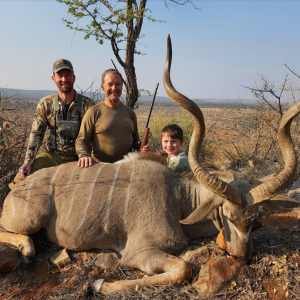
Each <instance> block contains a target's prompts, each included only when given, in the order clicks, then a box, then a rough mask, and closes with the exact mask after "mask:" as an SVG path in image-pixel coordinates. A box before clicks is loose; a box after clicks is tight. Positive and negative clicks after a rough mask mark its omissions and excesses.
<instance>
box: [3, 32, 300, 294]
mask: <svg viewBox="0 0 300 300" xmlns="http://www.w3.org/2000/svg"><path fill="white" fill-rule="evenodd" d="M171 56H172V48H171V40H170V37H168V52H167V60H166V65H165V70H164V85H165V89H166V91H167V93H168V95H169V97H170V98H171V99H172V100H173V101H175V102H177V103H178V104H179V105H181V106H182V107H184V108H185V109H187V110H188V111H189V112H190V113H191V114H192V115H193V116H194V119H195V127H194V132H193V136H192V139H191V144H190V151H189V162H190V165H191V168H192V170H193V173H194V176H195V177H196V179H197V180H196V182H194V181H191V180H188V179H184V178H181V177H179V176H178V175H176V174H175V173H173V172H172V171H171V170H169V169H168V168H166V167H165V166H163V165H161V164H160V163H158V162H155V161H154V160H152V159H151V158H147V157H145V156H142V155H141V154H131V155H130V157H129V158H127V159H124V160H122V161H119V162H117V163H114V164H108V163H97V164H95V165H93V166H91V167H89V168H85V169H81V168H78V167H77V163H76V162H74V163H68V164H64V165H60V166H58V167H53V168H50V169H44V170H40V171H38V172H36V173H34V174H33V175H31V176H29V177H28V178H27V179H26V180H25V181H23V182H21V183H19V184H18V185H17V186H16V187H15V188H14V190H13V191H12V192H11V193H10V194H9V195H8V196H7V198H6V199H5V202H4V205H3V210H2V213H1V217H0V242H2V243H9V244H12V245H14V246H16V247H19V249H20V251H21V252H22V254H23V255H24V256H25V257H33V256H34V246H33V242H32V239H31V238H30V237H29V236H28V235H29V234H33V233H35V232H37V231H39V230H41V229H43V230H44V231H45V234H46V235H47V238H48V239H49V241H50V242H52V243H55V244H57V245H60V246H62V247H64V248H67V249H70V250H73V251H81V250H88V249H112V250H114V251H116V252H119V253H120V254H121V255H122V259H121V265H122V266H130V267H134V268H138V269H140V270H143V271H145V272H147V273H149V274H156V275H154V276H151V277H147V278H143V279H137V280H130V281H127V280H121V281H116V282H113V283H111V282H105V281H104V282H103V280H101V281H100V282H96V283H95V284H94V288H95V289H96V290H97V291H99V290H100V291H104V292H105V291H124V290H134V288H135V287H136V285H137V284H139V286H151V285H157V284H167V283H181V282H183V281H186V280H189V279H190V277H191V274H192V271H191V267H190V265H189V263H187V262H184V261H183V260H181V259H179V258H177V257H175V256H173V255H172V254H174V253H176V252H178V251H179V250H180V249H182V248H183V247H184V246H185V245H187V243H188V240H190V239H194V238H203V237H208V236H211V235H215V234H217V233H218V232H219V231H220V230H221V229H222V228H223V227H224V232H225V240H226V243H227V251H228V253H229V254H231V255H234V256H237V257H241V258H242V259H245V260H249V259H251V255H252V240H251V226H252V223H253V221H254V220H255V219H256V218H257V216H258V212H257V209H256V206H257V205H258V204H259V203H262V202H266V203H272V204H276V203H277V204H278V203H279V204H280V205H281V206H288V207H295V206H299V202H297V201H294V200H292V199H289V198H285V197H283V196H280V195H278V192H279V191H280V190H282V189H283V188H285V187H286V186H287V185H288V184H289V182H290V181H291V179H292V178H293V176H294V173H295V171H296V166H297V162H296V155H295V151H294V148H293V145H292V141H291V138H290V132H289V127H290V123H291V121H292V119H293V118H294V117H295V116H296V115H297V114H298V113H299V111H300V103H297V104H296V105H294V106H293V107H292V108H291V109H290V110H289V111H288V112H287V113H286V114H285V116H284V118H283V121H282V122H281V126H280V131H279V138H278V139H279V144H280V146H281V149H282V152H283V155H284V159H285V168H284V170H283V171H282V172H281V173H280V174H279V175H278V176H277V177H276V178H273V179H271V180H270V181H268V182H265V183H263V184H261V185H259V186H257V187H255V188H254V189H251V185H250V184H248V183H246V182H243V181H240V180H237V179H235V178H234V176H233V175H232V174H231V173H229V172H223V173H221V172H220V173H218V172H215V173H209V172H207V171H206V170H205V169H204V168H203V167H202V166H201V164H200V163H199V161H198V157H199V151H200V147H201V143H202V140H203V137H204V131H205V125H204V119H203V116H202V112H201V110H200V109H199V108H198V106H196V105H195V104H194V103H193V102H192V101H191V100H189V99H188V98H186V97H185V96H183V95H181V94H180V93H178V92H177V91H176V90H175V89H174V88H173V86H172V83H171V80H170V66H171Z"/></svg>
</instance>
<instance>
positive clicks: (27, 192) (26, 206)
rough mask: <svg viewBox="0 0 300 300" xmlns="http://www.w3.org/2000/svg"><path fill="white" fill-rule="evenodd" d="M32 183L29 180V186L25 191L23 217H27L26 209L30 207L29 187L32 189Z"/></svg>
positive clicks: (32, 181)
mask: <svg viewBox="0 0 300 300" xmlns="http://www.w3.org/2000/svg"><path fill="white" fill-rule="evenodd" d="M33 183H34V180H31V181H30V184H29V186H28V189H27V191H26V197H25V207H24V212H23V213H24V216H26V215H27V211H28V207H29V205H30V198H31V187H32V184H33Z"/></svg>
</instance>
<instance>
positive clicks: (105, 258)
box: [95, 253, 119, 269]
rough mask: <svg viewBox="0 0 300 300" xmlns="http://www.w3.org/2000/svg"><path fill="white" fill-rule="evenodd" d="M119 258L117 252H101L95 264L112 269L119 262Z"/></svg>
mask: <svg viewBox="0 0 300 300" xmlns="http://www.w3.org/2000/svg"><path fill="white" fill-rule="evenodd" d="M118 260H119V259H118V256H117V254H116V253H100V254H98V255H97V259H96V260H95V266H96V267H101V268H103V269H112V268H114V267H115V265H116V264H117V263H118Z"/></svg>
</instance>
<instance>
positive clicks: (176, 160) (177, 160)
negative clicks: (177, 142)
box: [167, 152, 192, 175]
mask: <svg viewBox="0 0 300 300" xmlns="http://www.w3.org/2000/svg"><path fill="white" fill-rule="evenodd" d="M167 167H168V168H169V169H171V170H172V171H174V172H175V173H177V174H179V175H180V174H183V173H185V174H188V173H190V172H191V171H192V170H191V167H190V165H189V160H188V157H187V155H186V154H185V153H184V152H181V153H179V154H178V155H177V156H175V157H170V155H168V158H167Z"/></svg>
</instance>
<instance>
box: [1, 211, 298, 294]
mask: <svg viewBox="0 0 300 300" xmlns="http://www.w3.org/2000/svg"><path fill="white" fill-rule="evenodd" d="M266 225H273V226H276V227H278V228H279V229H280V230H281V237H280V240H279V242H278V244H277V245H275V246H273V247H269V246H267V245H264V244H260V245H259V246H258V247H257V248H255V249H254V252H253V259H252V262H251V263H250V264H249V265H245V266H244V267H243V268H242V269H241V272H240V275H239V278H238V279H237V280H236V281H233V282H232V283H231V284H230V285H228V286H227V287H226V288H225V289H224V290H222V291H220V292H219V293H217V294H215V295H214V296H210V297H205V296H204V295H199V294H198V293H197V292H196V290H194V289H193V288H192V286H191V284H192V283H193V282H195V281H196V280H197V277H198V274H199V270H200V268H201V265H202V264H203V263H205V262H206V261H207V260H208V259H207V260H206V261H202V262H199V264H198V265H192V267H193V277H192V278H191V280H190V281H189V282H187V283H185V284H179V285H163V286H159V287H150V288H142V289H140V290H138V291H135V292H134V293H132V294H126V293H122V294H106V295H103V294H94V293H93V292H92V291H91V289H90V286H91V285H92V283H93V282H94V281H95V280H97V279H99V278H104V279H105V280H107V281H115V280H120V279H127V280H130V279H137V278H142V277H143V276H147V275H146V273H144V272H141V271H140V270H134V269H121V268H120V267H118V265H116V266H114V267H113V268H112V269H107V270H105V269H102V268H97V267H95V257H96V255H97V253H99V251H91V252H78V253H76V252H72V251H69V252H68V253H69V255H70V257H71V259H72V262H71V264H69V265H67V266H65V267H64V268H61V269H60V268H58V267H56V266H54V265H52V264H51V263H50V260H49V257H50V256H51V255H52V254H54V253H56V252H57V251H58V250H60V248H59V247H57V246H54V245H49V244H48V243H47V242H46V241H44V240H43V238H42V235H40V234H39V235H36V236H34V241H35V247H36V256H35V258H34V260H33V261H32V262H31V264H29V265H27V266H26V268H25V269H24V264H23V263H22V262H21V261H20V263H19V265H18V266H17V267H16V268H15V269H14V270H13V271H12V272H9V273H0V299H1V300H2V299H3V300H4V299H22V300H30V299H269V300H279V299H280V300H281V299H297V298H300V285H299V282H300V275H299V264H300V256H299V250H300V219H299V212H298V211H297V210H295V211H292V212H291V211H280V212H279V211H278V210H277V211H275V210H273V209H270V208H267V207H264V211H263V212H261V213H260V217H259V219H258V221H257V222H256V223H255V224H254V230H257V229H258V228H261V227H263V226H266ZM203 245H206V246H207V247H208V248H209V249H210V250H211V253H212V255H211V257H213V256H216V255H227V254H226V253H225V252H224V251H222V250H220V249H219V248H218V247H217V246H216V244H215V238H212V239H207V240H195V241H192V242H191V243H190V245H189V246H188V247H187V248H186V249H184V251H181V252H180V253H179V254H178V255H180V254H182V253H183V252H185V251H187V250H193V249H197V248H198V247H200V246H203ZM211 257H210V258H211ZM210 258H209V259H210Z"/></svg>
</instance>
